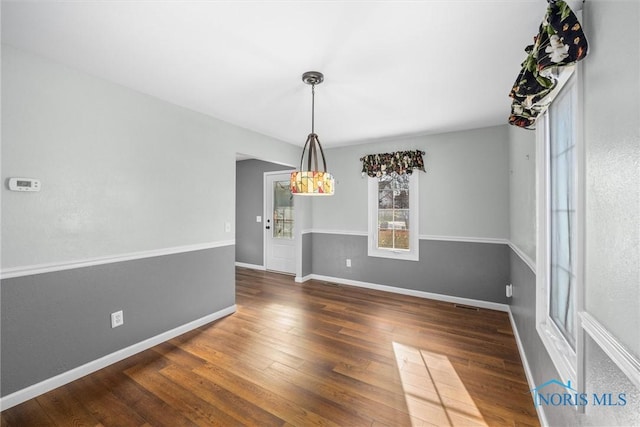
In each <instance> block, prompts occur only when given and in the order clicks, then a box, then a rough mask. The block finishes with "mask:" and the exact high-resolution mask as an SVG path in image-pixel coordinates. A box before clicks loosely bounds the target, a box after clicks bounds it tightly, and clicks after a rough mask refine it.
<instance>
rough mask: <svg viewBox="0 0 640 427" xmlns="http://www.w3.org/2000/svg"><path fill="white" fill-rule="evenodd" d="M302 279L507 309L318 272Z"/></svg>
mask: <svg viewBox="0 0 640 427" xmlns="http://www.w3.org/2000/svg"><path fill="white" fill-rule="evenodd" d="M302 279H303V281H306V280H309V279H314V280H320V281H324V282H332V283H339V284H342V285H349V286H357V287H360V288H367V289H375V290H378V291H385V292H392V293H394V294H401V295H410V296H413V297H418V298H426V299H433V300H437V301H444V302H450V303H453V304H463V305H469V306H472V307H478V308H486V309H488V310H497V311H504V312H508V311H509V306H508V305H507V304H501V303H497V302H491V301H481V300H476V299H471V298H462V297H454V296H449V295H443V294H434V293H431V292H425V291H416V290H414V289H404V288H398V287H395V286H388V285H379V284H376V283H369V282H360V281H358V280H351V279H343V278H341V277H330V276H322V275H319V274H310V275H308V276H305V277H304V278H302Z"/></svg>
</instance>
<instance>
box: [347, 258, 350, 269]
mask: <svg viewBox="0 0 640 427" xmlns="http://www.w3.org/2000/svg"><path fill="white" fill-rule="evenodd" d="M347 267H351V259H349V258H347Z"/></svg>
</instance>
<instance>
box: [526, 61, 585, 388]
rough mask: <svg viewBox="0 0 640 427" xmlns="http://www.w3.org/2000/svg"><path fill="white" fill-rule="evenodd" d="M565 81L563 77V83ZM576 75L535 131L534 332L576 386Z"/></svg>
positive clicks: (578, 226)
mask: <svg viewBox="0 0 640 427" xmlns="http://www.w3.org/2000/svg"><path fill="white" fill-rule="evenodd" d="M565 80H566V78H565ZM576 80H577V76H576V74H575V73H574V74H573V75H572V76H571V77H569V79H568V80H567V83H566V84H565V85H564V86H563V87H562V89H561V90H560V92H559V93H558V95H557V97H556V98H555V99H554V100H553V102H552V103H551V105H550V106H549V109H548V111H547V112H546V113H545V114H544V116H543V117H542V118H541V120H540V121H541V122H542V123H541V126H540V127H539V134H538V136H539V140H538V143H539V151H538V154H539V158H540V159H542V160H543V161H541V162H539V164H540V167H541V169H540V170H539V172H538V173H539V181H538V183H539V186H538V188H539V191H538V194H539V196H538V197H539V200H538V209H539V211H538V220H539V227H538V230H539V231H538V232H539V239H538V272H537V281H538V286H537V287H538V296H537V307H538V308H537V315H536V317H537V327H538V332H539V334H540V337H541V339H542V342H543V343H544V344H545V347H546V348H547V351H548V352H549V355H550V356H551V359H552V360H553V362H554V364H555V366H556V369H557V370H558V372H559V374H560V375H561V376H562V377H563V379H569V380H573V381H576V370H577V357H576V353H577V341H578V328H577V324H578V321H577V313H578V305H579V302H580V299H579V297H580V295H581V289H580V286H581V283H582V274H581V266H582V256H583V254H582V252H581V251H580V248H581V246H582V239H583V233H582V232H581V230H582V224H583V212H584V210H583V209H580V206H581V203H582V196H581V194H582V188H583V183H582V178H581V177H582V170H583V165H582V163H581V153H582V151H581V149H580V139H579V132H578V131H579V123H580V121H579V117H578V113H579V103H578V85H577V83H576Z"/></svg>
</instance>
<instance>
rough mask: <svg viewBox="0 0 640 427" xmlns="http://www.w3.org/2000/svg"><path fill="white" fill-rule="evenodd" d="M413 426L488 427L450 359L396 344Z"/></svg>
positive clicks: (394, 347) (399, 370) (396, 355)
mask: <svg viewBox="0 0 640 427" xmlns="http://www.w3.org/2000/svg"><path fill="white" fill-rule="evenodd" d="M393 351H394V353H395V357H396V363H397V365H398V372H399V373H400V379H401V381H402V388H403V390H404V396H405V400H406V402H407V408H408V410H409V416H410V417H411V424H412V426H413V427H423V426H424V427H426V426H432V425H436V426H485V427H486V426H487V423H486V422H485V421H484V418H483V417H482V414H481V413H480V411H479V410H478V407H477V406H476V405H475V403H474V402H473V399H472V398H471V396H470V395H469V392H468V391H467V389H466V387H465V386H464V384H463V383H462V380H460V377H459V376H458V374H457V373H456V370H455V369H454V367H453V365H452V364H451V362H450V361H449V359H448V358H447V357H446V356H444V355H441V354H438V353H433V352H430V351H427V350H423V349H418V348H415V347H412V346H408V345H404V344H399V343H397V342H394V343H393Z"/></svg>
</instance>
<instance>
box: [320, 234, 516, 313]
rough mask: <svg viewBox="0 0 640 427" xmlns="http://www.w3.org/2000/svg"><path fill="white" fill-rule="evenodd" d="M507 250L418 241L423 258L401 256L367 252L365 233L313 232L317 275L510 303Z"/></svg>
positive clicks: (498, 245) (504, 247) (502, 246)
mask: <svg viewBox="0 0 640 427" xmlns="http://www.w3.org/2000/svg"><path fill="white" fill-rule="evenodd" d="M508 250H509V248H508V246H507V245H504V244H491V243H468V242H449V241H436V240H420V261H401V260H393V259H388V258H377V257H369V256H368V255H367V237H366V236H353V235H343V234H325V233H313V236H312V238H311V253H312V261H311V263H312V270H313V273H314V274H318V275H323V276H331V277H338V278H343V279H349V280H356V281H362V282H368V283H375V284H379V285H387V286H393V287H397V288H404V289H412V290H417V291H423V292H432V293H436V294H443V295H448V296H455V297H462V298H471V299H476V300H482V301H490V302H497V303H506V302H507V301H506V297H505V294H504V289H505V285H506V284H507V283H508V280H509V252H508ZM347 258H349V259H351V265H352V266H351V267H350V268H348V267H346V262H345V260H346V259H347Z"/></svg>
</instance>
